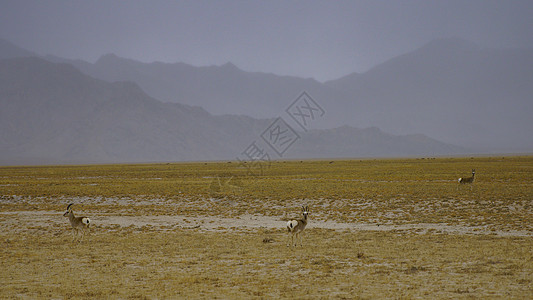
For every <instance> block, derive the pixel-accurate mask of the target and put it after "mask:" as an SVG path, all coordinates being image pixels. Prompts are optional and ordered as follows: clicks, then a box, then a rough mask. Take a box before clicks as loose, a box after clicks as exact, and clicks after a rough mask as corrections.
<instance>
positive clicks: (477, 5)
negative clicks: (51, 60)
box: [0, 0, 533, 81]
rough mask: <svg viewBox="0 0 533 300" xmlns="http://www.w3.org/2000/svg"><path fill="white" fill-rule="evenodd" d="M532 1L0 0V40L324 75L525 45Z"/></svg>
mask: <svg viewBox="0 0 533 300" xmlns="http://www.w3.org/2000/svg"><path fill="white" fill-rule="evenodd" d="M532 16H533V1H531V0H524V1H509V0H501V1H489V0H469V1H466V0H465V1H454V0H446V1H445V0H443V1H426V0H420V1H413V0H409V1H370V0H369V1H86V0H85V1H72V0H69V1H27V0H13V1H11V0H0V38H4V39H7V40H9V41H11V42H13V43H15V44H17V45H18V46H21V47H23V48H26V49H28V50H32V51H35V52H37V53H39V54H53V55H57V56H61V57H66V58H79V59H84V60H87V61H90V62H94V61H95V60H96V59H97V58H98V57H99V56H101V55H103V54H106V53H115V54H117V55H119V56H122V57H127V58H132V59H136V60H140V61H144V62H152V61H163V62H185V63H189V64H193V65H197V66H200V65H213V64H216V65H220V64H223V63H226V62H228V61H231V62H233V63H234V64H236V65H237V66H238V67H239V68H241V69H244V70H247V71H261V72H271V73H275V74H279V75H296V76H301V77H313V78H315V79H317V80H321V81H323V80H329V79H335V78H338V77H341V76H343V75H346V74H349V73H351V72H354V71H356V72H364V71H366V70H368V69H369V68H371V67H372V66H374V65H376V64H378V63H381V62H383V61H385V60H387V59H389V58H391V57H394V56H396V55H399V54H402V53H405V52H408V51H411V50H413V49H416V48H418V47H420V46H422V45H424V44H425V43H427V42H429V41H430V40H432V39H436V38H444V37H460V38H464V39H467V40H470V41H473V42H475V43H477V44H479V45H480V46H486V47H529V48H533V17H532Z"/></svg>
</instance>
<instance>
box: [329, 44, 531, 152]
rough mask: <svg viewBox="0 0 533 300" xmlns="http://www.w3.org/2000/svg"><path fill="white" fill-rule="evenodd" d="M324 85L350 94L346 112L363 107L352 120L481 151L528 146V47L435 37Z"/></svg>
mask: <svg viewBox="0 0 533 300" xmlns="http://www.w3.org/2000/svg"><path fill="white" fill-rule="evenodd" d="M326 85H328V86H330V87H335V88H337V89H340V90H342V91H344V93H345V94H346V95H348V96H349V97H351V99H352V101H350V102H351V108H347V110H351V111H355V112H362V113H361V114H358V117H357V118H354V120H355V122H354V123H350V124H352V125H356V126H364V125H365V124H369V123H372V124H373V125H374V126H378V127H380V128H381V129H383V130H385V131H389V132H392V133H402V132H422V133H425V134H427V135H430V136H432V137H435V138H437V139H440V140H444V141H448V142H453V143H455V144H461V145H469V146H475V147H478V148H479V149H493V148H498V149H500V150H503V149H508V150H511V149H515V150H517V149H523V150H524V149H529V150H528V151H532V150H533V139H531V133H530V132H531V129H532V128H533V118H531V113H532V112H533V49H484V48H480V47H478V46H476V45H475V44H473V43H470V42H467V41H464V40H461V39H442V40H436V41H433V42H431V43H429V44H427V45H426V46H424V47H422V48H420V49H418V50H416V51H413V52H411V53H407V54H405V55H401V56H399V57H395V58H393V59H391V60H389V61H387V62H385V63H383V64H381V65H379V66H377V67H375V68H373V69H371V70H369V71H368V72H366V73H364V74H360V75H358V76H352V75H349V76H347V77H344V78H341V79H338V80H335V81H330V82H327V83H326Z"/></svg>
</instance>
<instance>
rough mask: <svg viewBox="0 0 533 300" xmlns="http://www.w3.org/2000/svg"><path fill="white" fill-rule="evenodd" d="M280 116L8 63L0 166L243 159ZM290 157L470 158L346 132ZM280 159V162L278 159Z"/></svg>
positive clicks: (3, 72)
mask: <svg viewBox="0 0 533 300" xmlns="http://www.w3.org/2000/svg"><path fill="white" fill-rule="evenodd" d="M272 121H273V120H272V119H253V118H250V117H247V116H235V115H225V116H213V115H211V114H209V113H208V112H206V111H205V110H203V109H202V108H200V107H194V106H189V105H183V104H178V103H164V102H161V101H158V100H156V99H154V98H152V97H149V96H148V95H147V94H146V93H145V92H144V91H143V90H142V89H141V88H139V86H138V85H137V84H135V83H132V82H114V83H110V82H106V81H103V80H100V79H95V78H92V77H90V76H88V75H86V74H83V73H82V72H80V71H79V70H78V69H76V68H74V67H73V66H72V65H69V64H62V63H52V62H49V61H46V60H43V59H40V58H37V57H32V58H15V59H6V60H0V127H1V128H2V131H0V164H1V165H7V164H51V163H106V162H150V161H183V160H219V159H232V160H233V159H235V158H237V157H238V156H239V154H241V153H242V152H243V150H244V149H245V148H246V147H247V146H248V145H249V144H250V143H251V142H252V141H254V140H258V139H259V136H260V134H261V133H262V132H263V131H264V130H265V129H266V128H267V127H268V125H269V124H271V122H272ZM300 136H301V139H300V140H298V142H297V143H295V144H294V147H292V148H291V149H289V151H287V153H286V154H285V155H284V156H283V158H300V157H302V158H303V157H315V158H321V157H324V158H325V157H362V156H381V155H383V156H405V155H438V154H452V153H460V152H464V151H465V149H463V148H459V147H455V146H451V145H447V144H444V143H441V142H438V141H435V140H432V139H430V138H427V137H424V136H394V135H390V134H386V133H384V132H381V131H380V130H378V129H356V128H351V127H342V128H337V129H327V130H311V131H309V132H306V133H304V132H300ZM276 158H279V157H276V156H275V155H272V159H276Z"/></svg>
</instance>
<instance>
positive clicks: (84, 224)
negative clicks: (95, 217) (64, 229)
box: [63, 203, 91, 242]
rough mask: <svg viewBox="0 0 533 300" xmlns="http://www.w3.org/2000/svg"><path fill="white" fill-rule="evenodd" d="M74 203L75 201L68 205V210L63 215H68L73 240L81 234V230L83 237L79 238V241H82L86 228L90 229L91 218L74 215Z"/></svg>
mask: <svg viewBox="0 0 533 300" xmlns="http://www.w3.org/2000/svg"><path fill="white" fill-rule="evenodd" d="M73 204H74V203H71V204H69V205H68V206H67V211H66V212H65V213H64V214H63V217H68V219H69V221H70V225H72V238H73V239H72V241H74V240H75V239H76V237H77V236H78V235H79V231H81V239H80V240H79V242H81V241H82V240H83V236H84V235H85V230H89V223H91V220H90V219H89V218H87V217H76V216H74V212H73V211H72V205H73Z"/></svg>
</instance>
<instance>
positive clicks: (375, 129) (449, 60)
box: [0, 39, 533, 164]
mask: <svg viewBox="0 0 533 300" xmlns="http://www.w3.org/2000/svg"><path fill="white" fill-rule="evenodd" d="M45 58H46V60H44V59H43V58H37V57H35V54H34V53H32V52H31V51H28V50H24V49H21V48H19V47H16V46H14V45H12V44H10V43H9V42H7V41H2V40H0V59H1V60H0V108H1V109H0V126H1V128H2V131H1V133H0V144H1V147H0V164H18V163H21V164H26V163H36V164H41V163H86V162H89V163H92V162H148V161H181V160H217V159H235V158H236V157H237V156H238V155H239V154H240V153H241V152H242V151H243V149H245V148H246V147H247V146H248V145H249V144H250V143H251V142H252V141H254V140H256V139H257V138H258V137H259V136H260V134H261V133H262V132H263V131H264V130H265V128H267V127H268V126H269V124H271V123H272V122H273V118H275V117H278V116H282V115H283V113H284V110H285V109H286V108H287V107H288V105H289V104H290V103H291V102H292V101H293V100H294V99H295V97H296V96H298V95H299V94H300V93H301V92H302V91H307V92H308V93H309V94H310V95H311V96H312V97H313V98H314V99H315V100H316V101H317V102H318V103H319V104H320V105H321V106H322V107H323V108H324V110H325V111H326V113H325V115H324V118H323V119H321V120H318V121H317V122H315V123H314V125H315V126H314V127H315V129H311V130H309V131H307V132H301V140H299V141H298V142H297V143H295V144H294V146H292V147H291V148H290V149H289V151H287V153H286V154H285V155H284V157H283V158H326V157H368V156H411V155H450V154H460V153H467V152H472V151H475V152H489V151H494V150H500V151H504V152H509V151H523V152H526V151H531V150H533V144H532V143H533V142H532V139H531V138H530V137H531V134H530V133H529V131H530V130H531V128H533V124H532V121H531V118H530V117H529V114H530V113H531V112H532V111H533V103H532V102H533V101H531V95H533V90H532V85H531V83H533V59H532V58H533V53H532V51H531V50H517V49H506V50H494V49H481V48H479V47H477V46H475V45H473V44H471V43H468V42H466V41H462V40H457V39H451V40H438V41H434V42H432V43H430V44H428V45H426V46H425V47H422V48H420V49H418V50H417V51H414V52H412V53H408V54H405V55H402V56H400V57H396V58H393V59H391V60H389V61H387V62H385V63H383V64H381V65H379V66H377V67H376V68H373V69H371V70H369V71H368V72H365V73H363V74H357V73H354V74H350V75H348V76H345V77H343V78H340V79H337V80H333V81H329V82H325V83H321V82H318V81H316V80H313V79H304V78H298V77H288V76H277V75H274V74H267V73H257V72H255V73H253V72H246V71H243V70H240V69H239V68H238V67H236V66H235V65H233V64H231V63H227V64H225V65H222V66H210V67H194V66H190V65H187V64H184V63H175V64H167V63H158V62H155V63H141V62H137V61H134V60H129V59H124V58H120V57H118V56H116V55H111V54H110V55H104V56H102V57H101V58H100V59H99V60H98V61H97V62H95V63H94V64H93V63H88V62H84V61H81V60H67V59H63V58H59V57H53V56H47V57H45ZM387 132H389V133H387ZM428 136H429V137H428ZM430 137H431V138H430ZM433 138H436V139H433ZM438 140H441V141H445V142H446V143H444V142H439V141H438ZM452 144H456V145H459V146H453V145H452ZM465 147H470V150H468V148H465ZM476 147H477V148H476ZM273 158H276V157H273Z"/></svg>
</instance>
